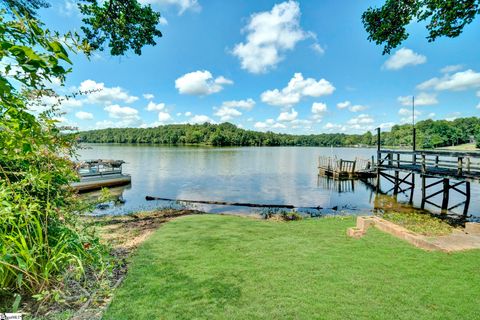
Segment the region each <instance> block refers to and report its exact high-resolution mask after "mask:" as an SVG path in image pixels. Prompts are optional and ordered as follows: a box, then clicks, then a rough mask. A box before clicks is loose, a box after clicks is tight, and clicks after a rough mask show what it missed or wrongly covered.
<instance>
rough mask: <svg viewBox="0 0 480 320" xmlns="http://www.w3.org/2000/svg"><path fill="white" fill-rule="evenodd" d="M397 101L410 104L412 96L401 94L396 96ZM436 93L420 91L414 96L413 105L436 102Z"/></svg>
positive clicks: (425, 104) (426, 104)
mask: <svg viewBox="0 0 480 320" xmlns="http://www.w3.org/2000/svg"><path fill="white" fill-rule="evenodd" d="M397 100H398V102H400V104H401V105H402V106H411V105H412V97H411V96H403V97H398V99H397ZM437 103H438V100H437V95H436V94H433V93H427V92H421V93H420V94H418V95H417V96H415V105H416V106H430V105H434V104H437Z"/></svg>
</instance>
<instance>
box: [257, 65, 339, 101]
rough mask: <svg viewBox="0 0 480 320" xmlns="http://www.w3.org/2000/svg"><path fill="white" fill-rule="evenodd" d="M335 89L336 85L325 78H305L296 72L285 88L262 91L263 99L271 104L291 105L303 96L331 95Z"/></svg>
mask: <svg viewBox="0 0 480 320" xmlns="http://www.w3.org/2000/svg"><path fill="white" fill-rule="evenodd" d="M333 91H335V87H334V86H333V85H332V84H331V83H330V82H329V81H327V80H325V79H320V80H318V81H317V80H315V79H313V78H307V79H304V78H303V76H302V74H301V73H295V74H294V76H293V78H292V79H290V81H289V82H288V85H287V86H286V87H285V88H283V89H282V90H278V89H274V90H267V91H265V92H263V93H262V95H261V99H262V101H263V102H265V103H267V104H269V105H273V106H281V107H290V106H293V105H295V104H297V103H298V102H300V100H301V99H302V98H303V97H320V96H324V95H330V94H332V93H333Z"/></svg>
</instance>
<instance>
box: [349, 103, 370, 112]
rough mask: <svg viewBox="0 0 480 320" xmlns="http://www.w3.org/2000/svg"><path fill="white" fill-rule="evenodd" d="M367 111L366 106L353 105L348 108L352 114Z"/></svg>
mask: <svg viewBox="0 0 480 320" xmlns="http://www.w3.org/2000/svg"><path fill="white" fill-rule="evenodd" d="M366 109H368V107H367V106H363V105H361V104H356V105H353V106H350V107H349V108H348V110H350V111H352V112H359V111H363V110H366Z"/></svg>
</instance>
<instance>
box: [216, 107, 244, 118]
mask: <svg viewBox="0 0 480 320" xmlns="http://www.w3.org/2000/svg"><path fill="white" fill-rule="evenodd" d="M215 115H216V116H217V117H220V121H229V120H231V119H233V118H235V117H239V116H241V115H242V113H241V112H240V111H238V110H237V109H235V108H229V107H220V109H218V110H217V112H215Z"/></svg>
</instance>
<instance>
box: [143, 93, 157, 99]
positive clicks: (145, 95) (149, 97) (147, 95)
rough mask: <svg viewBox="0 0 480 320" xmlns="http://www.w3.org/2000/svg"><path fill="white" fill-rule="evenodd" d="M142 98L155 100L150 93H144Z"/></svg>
mask: <svg viewBox="0 0 480 320" xmlns="http://www.w3.org/2000/svg"><path fill="white" fill-rule="evenodd" d="M143 97H144V98H145V99H147V100H152V99H153V98H155V96H154V95H153V94H151V93H144V94H143Z"/></svg>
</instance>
